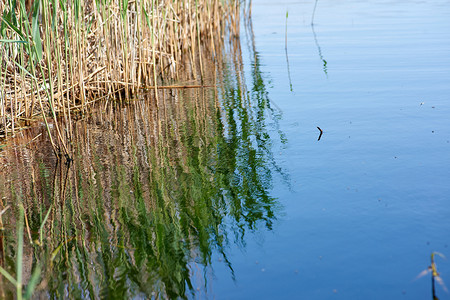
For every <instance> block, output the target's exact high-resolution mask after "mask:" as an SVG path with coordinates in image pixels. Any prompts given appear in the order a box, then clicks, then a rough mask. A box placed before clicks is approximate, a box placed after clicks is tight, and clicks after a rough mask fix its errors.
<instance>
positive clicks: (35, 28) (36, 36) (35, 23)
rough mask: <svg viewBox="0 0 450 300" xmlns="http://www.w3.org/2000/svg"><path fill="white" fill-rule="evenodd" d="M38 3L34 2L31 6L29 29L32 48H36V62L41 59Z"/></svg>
mask: <svg viewBox="0 0 450 300" xmlns="http://www.w3.org/2000/svg"><path fill="white" fill-rule="evenodd" d="M39 3H40V1H34V4H33V6H34V7H33V18H32V21H31V22H32V27H31V35H32V37H33V42H34V46H35V47H36V55H37V59H38V61H40V60H41V59H42V40H41V34H40V32H39Z"/></svg>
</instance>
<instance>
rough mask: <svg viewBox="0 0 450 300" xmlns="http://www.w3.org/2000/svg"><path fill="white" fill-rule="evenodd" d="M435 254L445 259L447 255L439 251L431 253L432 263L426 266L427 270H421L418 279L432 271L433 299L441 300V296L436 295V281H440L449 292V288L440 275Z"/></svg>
mask: <svg viewBox="0 0 450 300" xmlns="http://www.w3.org/2000/svg"><path fill="white" fill-rule="evenodd" d="M435 255H438V256H440V257H442V258H444V259H445V256H444V255H443V254H441V253H439V252H433V253H431V265H430V266H429V267H428V268H426V269H425V270H423V271H422V272H420V274H419V275H417V277H416V279H418V278H421V277H423V276H425V275H427V274H428V273H431V289H432V294H433V299H434V300H439V298H438V297H437V296H436V288H435V282H437V283H439V284H440V285H441V287H442V288H443V289H444V291H446V292H448V290H447V287H446V286H445V284H444V281H443V280H442V278H441V277H440V274H439V272H438V271H437V267H436V263H435V261H434V256H435Z"/></svg>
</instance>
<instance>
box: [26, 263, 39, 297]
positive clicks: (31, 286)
mask: <svg viewBox="0 0 450 300" xmlns="http://www.w3.org/2000/svg"><path fill="white" fill-rule="evenodd" d="M40 275H41V267H40V266H39V265H37V266H36V268H35V269H34V271H33V274H32V275H31V278H30V281H29V282H28V285H27V289H26V290H25V295H24V298H25V299H31V296H32V295H33V292H34V289H35V288H36V286H37V284H38V283H39V277H40Z"/></svg>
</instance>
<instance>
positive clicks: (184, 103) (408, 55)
mask: <svg viewBox="0 0 450 300" xmlns="http://www.w3.org/2000/svg"><path fill="white" fill-rule="evenodd" d="M316 3H317V6H316V10H315V15H314V22H313V24H314V25H313V26H312V25H311V19H312V13H313V10H314V6H315V4H316ZM287 13H288V16H287ZM286 16H287V17H286ZM241 23H242V31H241V40H240V44H239V43H237V44H233V45H231V44H230V46H229V51H228V52H227V53H228V55H225V56H224V57H222V58H221V60H220V63H219V67H218V68H217V69H216V74H217V88H216V89H213V88H205V89H189V90H185V91H163V92H161V93H162V94H161V97H160V101H161V102H160V105H159V107H158V108H157V107H156V106H155V104H149V103H148V101H146V100H147V99H146V98H145V97H142V98H140V99H137V100H135V101H132V102H131V103H130V104H128V105H123V106H121V105H119V104H110V103H109V104H102V105H101V107H99V108H98V109H97V111H96V112H95V113H93V114H92V116H90V117H88V118H86V120H79V121H76V122H75V123H74V132H75V133H74V136H73V149H74V153H75V156H74V162H73V164H72V165H71V166H66V165H64V164H57V163H56V160H55V159H54V158H53V156H52V155H50V154H49V153H51V148H50V145H49V144H48V140H47V138H46V136H45V134H42V135H40V136H37V135H38V134H39V128H35V129H34V130H31V131H28V132H26V133H23V135H24V139H22V140H21V139H18V140H17V141H16V142H13V144H12V145H10V146H9V147H7V149H6V150H3V153H2V157H1V158H2V169H1V171H0V192H1V196H2V197H3V198H2V201H3V202H2V207H5V206H6V205H10V207H11V208H10V209H9V210H8V211H7V212H5V213H4V215H3V216H2V217H3V224H4V228H5V230H4V232H5V233H4V235H2V237H1V245H0V246H1V247H0V248H1V250H2V251H1V252H2V254H1V256H0V258H1V260H0V262H1V265H2V266H4V267H5V269H7V270H8V271H9V272H11V273H14V266H15V253H16V250H15V247H16V242H15V240H16V238H15V235H13V234H12V232H13V231H14V228H16V223H17V222H16V220H17V216H18V209H17V203H18V202H22V203H24V206H25V209H26V213H27V216H28V222H29V228H30V230H29V233H27V231H26V230H25V250H24V251H25V252H24V273H25V275H24V277H25V279H26V280H27V279H28V278H29V277H30V274H31V270H32V269H33V268H34V267H35V266H36V265H38V264H40V265H41V266H42V269H43V271H42V274H41V278H42V280H41V283H40V285H38V287H37V294H36V295H37V296H40V297H44V298H47V297H51V298H74V299H78V298H90V297H92V295H98V296H100V297H101V298H117V299H122V298H136V299H141V298H142V299H144V298H156V299H159V298H171V299H174V298H192V299H396V298H402V299H430V298H431V299H432V286H431V274H427V275H426V276H423V277H420V278H417V279H416V277H417V276H418V275H419V274H420V273H421V272H422V271H423V270H425V269H426V268H427V267H428V266H429V265H430V255H431V253H432V252H433V251H437V252H439V253H442V254H443V255H444V256H446V257H447V258H450V247H449V245H450V184H449V179H450V1H443V0H442V1H346V2H344V1H331V0H319V1H317V2H314V1H300V2H299V1H283V2H279V3H276V2H273V1H257V0H255V1H253V3H252V17H251V22H248V21H244V20H242V21H241ZM286 37H287V43H286ZM235 42H236V41H235ZM286 44H287V50H286ZM161 99H162V100H161ZM161 103H163V104H161ZM317 127H320V129H321V130H322V131H323V134H322V135H321V136H320V140H318V139H319V134H320V131H319V129H318V128H317ZM35 136H37V138H36V139H35V140H34V141H31V139H32V138H33V137H35ZM24 141H25V142H24ZM49 209H51V211H50V214H49V218H48V220H47V221H46V223H45V231H44V232H42V231H40V225H41V224H42V223H43V221H44V219H45V215H46V213H47V211H48V210H49ZM0 210H1V209H0ZM0 225H1V224H0ZM41 232H42V233H44V235H43V239H42V241H40V242H39V243H40V244H42V246H39V245H38V244H39V243H36V242H35V244H34V245H31V244H30V242H29V238H28V236H31V237H32V240H39V239H40V233H41ZM436 263H437V265H438V271H439V272H440V277H441V278H442V279H443V281H444V282H445V284H447V286H449V285H450V262H449V260H445V259H443V258H441V257H436ZM1 280H2V281H0V290H1V293H2V294H0V298H2V297H3V298H7V297H12V295H13V294H14V289H13V288H12V286H11V285H8V283H7V282H6V280H5V279H1ZM436 294H437V296H438V297H439V298H440V299H450V294H449V293H448V292H446V291H445V290H444V288H443V287H442V286H441V285H436Z"/></svg>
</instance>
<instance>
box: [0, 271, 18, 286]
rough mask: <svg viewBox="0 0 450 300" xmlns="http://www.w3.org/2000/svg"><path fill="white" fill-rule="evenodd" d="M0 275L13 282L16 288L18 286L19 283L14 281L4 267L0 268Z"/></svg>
mask: <svg viewBox="0 0 450 300" xmlns="http://www.w3.org/2000/svg"><path fill="white" fill-rule="evenodd" d="M0 273H1V274H2V275H3V276H5V278H6V279H8V280H9V281H11V283H12V284H14V286H17V281H16V280H15V279H14V277H12V276H11V275H10V274H9V273H8V272H7V271H6V270H5V269H3V268H2V267H0Z"/></svg>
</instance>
